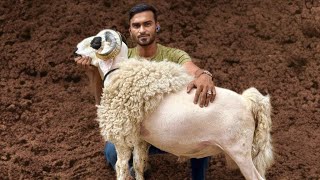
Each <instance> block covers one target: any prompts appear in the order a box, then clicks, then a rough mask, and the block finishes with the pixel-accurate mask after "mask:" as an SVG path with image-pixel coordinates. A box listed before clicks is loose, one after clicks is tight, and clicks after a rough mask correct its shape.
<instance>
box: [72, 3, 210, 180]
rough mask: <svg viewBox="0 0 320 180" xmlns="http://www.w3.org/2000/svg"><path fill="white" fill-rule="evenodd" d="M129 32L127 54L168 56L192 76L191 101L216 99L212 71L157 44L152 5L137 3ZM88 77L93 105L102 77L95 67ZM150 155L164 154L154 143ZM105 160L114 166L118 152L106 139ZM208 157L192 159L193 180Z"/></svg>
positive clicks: (201, 172) (79, 60) (82, 61)
mask: <svg viewBox="0 0 320 180" xmlns="http://www.w3.org/2000/svg"><path fill="white" fill-rule="evenodd" d="M129 22H130V27H129V32H130V36H131V38H132V39H133V40H134V41H135V42H136V43H137V46H136V47H135V48H130V49H129V52H128V57H129V58H132V57H135V58H144V59H148V60H155V61H162V60H164V59H167V60H169V61H173V62H176V63H179V64H181V65H182V66H183V67H185V68H186V70H187V72H188V73H189V74H191V75H192V76H194V77H195V79H194V80H193V81H192V82H190V83H189V85H188V86H187V92H190V91H191V90H192V89H193V88H195V87H196V88H197V90H196V93H195V97H194V103H195V104H197V103H198V102H199V105H200V107H203V106H208V104H209V102H212V101H213V100H214V98H215V88H214V83H213V81H212V74H211V73H210V72H208V71H206V70H203V69H200V68H199V67H197V66H196V65H195V64H194V63H193V62H192V61H191V58H190V56H189V55H188V54H187V53H186V52H184V51H182V50H179V49H175V48H169V47H165V46H163V45H160V44H158V43H156V34H157V32H159V30H160V24H159V22H158V21H157V11H156V9H155V8H154V7H153V6H150V5H147V4H138V5H136V6H134V7H133V8H132V9H131V10H130V12H129ZM75 61H76V62H77V64H80V65H84V66H87V65H90V61H91V59H90V58H88V57H81V58H75ZM87 75H88V76H89V81H90V86H91V88H90V89H91V90H92V91H93V93H94V95H95V99H96V104H99V103H100V96H101V92H102V80H101V77H100V75H99V72H98V70H97V69H96V68H93V67H90V68H89V70H88V71H87ZM149 153H150V154H158V153H165V152H163V151H161V150H159V149H157V148H155V147H153V146H151V148H150V149H149ZM105 155H106V159H107V161H108V162H109V163H110V164H111V165H112V167H113V168H114V167H115V163H116V161H117V154H116V151H115V147H114V145H113V144H112V143H110V142H107V144H106V148H105ZM208 161H209V158H208V157H207V158H201V159H191V166H192V179H194V180H198V179H199V180H200V179H205V171H206V168H207V164H208Z"/></svg>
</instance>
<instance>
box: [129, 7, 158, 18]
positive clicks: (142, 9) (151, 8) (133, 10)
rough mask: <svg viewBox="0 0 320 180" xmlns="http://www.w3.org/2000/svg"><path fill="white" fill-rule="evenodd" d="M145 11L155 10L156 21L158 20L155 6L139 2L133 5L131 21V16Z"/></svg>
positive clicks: (130, 13)
mask: <svg viewBox="0 0 320 180" xmlns="http://www.w3.org/2000/svg"><path fill="white" fill-rule="evenodd" d="M144 11H152V12H153V17H154V20H155V22H157V16H158V15H157V10H156V8H154V7H153V6H151V5H149V4H145V3H141V4H137V5H135V6H134V7H132V8H131V9H130V11H129V21H130V20H131V18H132V17H133V16H134V15H136V14H138V13H141V12H144Z"/></svg>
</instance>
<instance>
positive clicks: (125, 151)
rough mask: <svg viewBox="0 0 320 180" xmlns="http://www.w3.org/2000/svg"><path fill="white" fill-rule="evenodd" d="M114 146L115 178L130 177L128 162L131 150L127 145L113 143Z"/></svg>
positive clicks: (125, 178)
mask: <svg viewBox="0 0 320 180" xmlns="http://www.w3.org/2000/svg"><path fill="white" fill-rule="evenodd" d="M115 147H116V151H117V156H118V157H117V163H116V172H117V180H127V179H129V177H130V176H129V171H128V169H129V166H128V162H129V160H130V158H131V153H132V151H131V149H130V147H128V146H123V145H120V146H119V145H117V144H115Z"/></svg>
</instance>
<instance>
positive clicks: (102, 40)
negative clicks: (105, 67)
mask: <svg viewBox="0 0 320 180" xmlns="http://www.w3.org/2000/svg"><path fill="white" fill-rule="evenodd" d="M122 44H123V43H122V38H121V34H120V33H119V32H117V31H114V30H110V29H105V30H102V31H100V32H99V33H98V34H97V35H96V36H91V37H88V38H86V39H84V40H83V41H81V42H80V43H79V44H78V45H77V50H76V52H75V53H76V54H78V55H84V56H89V57H91V59H92V64H93V65H95V66H97V65H98V62H99V61H100V60H103V61H108V60H110V59H114V58H115V57H116V56H117V55H118V54H119V53H120V51H121V49H122V48H123V47H122V46H123V45H122Z"/></svg>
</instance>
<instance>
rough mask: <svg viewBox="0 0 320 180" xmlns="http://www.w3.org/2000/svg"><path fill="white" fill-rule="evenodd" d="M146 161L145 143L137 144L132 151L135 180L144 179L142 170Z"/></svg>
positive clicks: (146, 149)
mask: <svg viewBox="0 0 320 180" xmlns="http://www.w3.org/2000/svg"><path fill="white" fill-rule="evenodd" d="M147 161H148V144H147V143H146V142H145V141H141V142H139V143H138V144H137V145H135V146H134V149H133V167H134V170H135V174H136V180H143V179H144V176H143V174H144V168H145V165H146V162H147Z"/></svg>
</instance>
